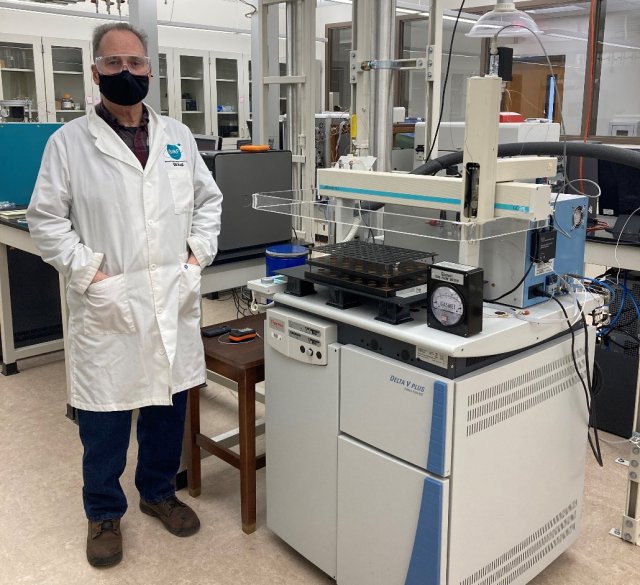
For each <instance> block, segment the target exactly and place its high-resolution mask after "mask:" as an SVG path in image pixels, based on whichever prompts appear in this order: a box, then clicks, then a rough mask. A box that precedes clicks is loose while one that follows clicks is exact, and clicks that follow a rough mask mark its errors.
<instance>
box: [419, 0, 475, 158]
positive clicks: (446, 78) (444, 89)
mask: <svg viewBox="0 0 640 585" xmlns="http://www.w3.org/2000/svg"><path fill="white" fill-rule="evenodd" d="M466 1H467V0H462V4H460V8H458V15H457V16H456V20H455V22H454V23H453V31H452V32H451V43H449V57H448V58H447V71H446V73H445V76H444V83H443V84H442V98H441V101H440V116H439V117H438V125H437V126H436V131H435V133H434V134H433V138H432V140H431V147H430V148H429V153H428V154H427V156H426V158H425V159H424V160H425V161H428V160H429V159H430V158H431V155H432V154H433V149H434V148H435V146H436V142H437V141H438V134H439V133H440V125H441V124H442V117H443V116H444V98H445V96H446V93H447V84H448V83H449V71H450V70H451V57H453V41H454V40H455V38H456V30H458V22H460V14H461V13H462V9H463V8H464V5H465V2H466Z"/></svg>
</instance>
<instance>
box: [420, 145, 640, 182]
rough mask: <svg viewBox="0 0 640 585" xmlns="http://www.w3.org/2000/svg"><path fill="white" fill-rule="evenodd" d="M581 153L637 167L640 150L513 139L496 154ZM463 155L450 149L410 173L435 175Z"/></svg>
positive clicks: (501, 146)
mask: <svg viewBox="0 0 640 585" xmlns="http://www.w3.org/2000/svg"><path fill="white" fill-rule="evenodd" d="M565 154H566V155H567V156H581V157H584V158H595V159H598V160H606V161H609V162H613V163H618V164H621V165H627V166H629V167H633V168H635V169H640V153H638V152H635V151H633V150H628V149H626V148H616V147H615V146H606V145H604V144H588V143H586V144H585V143H584V142H567V143H566V144H565V143H564V142H515V143H511V144H501V145H500V146H498V157H499V158H502V157H507V156H532V155H538V156H564V155H565ZM463 157H464V153H463V152H462V151H459V152H452V153H451V154H446V155H444V156H441V157H439V158H434V159H432V160H430V161H428V162H426V163H425V164H423V165H422V166H420V167H418V168H417V169H414V170H413V171H411V174H412V175H435V174H436V173H437V172H438V171H442V170H443V169H446V168H448V167H451V166H453V165H459V164H460V163H461V162H462V160H463Z"/></svg>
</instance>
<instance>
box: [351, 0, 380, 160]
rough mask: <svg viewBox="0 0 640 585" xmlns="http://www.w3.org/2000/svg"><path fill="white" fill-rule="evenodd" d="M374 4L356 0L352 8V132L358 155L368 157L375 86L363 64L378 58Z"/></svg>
mask: <svg viewBox="0 0 640 585" xmlns="http://www.w3.org/2000/svg"><path fill="white" fill-rule="evenodd" d="M370 8H371V6H370V2H367V1H366V0H353V8H352V15H353V16H352V22H353V25H352V26H353V28H352V36H351V56H350V57H351V58H350V64H349V67H350V68H351V69H350V79H351V114H352V116H353V117H354V119H353V120H352V124H353V126H354V127H355V132H354V131H353V129H352V135H353V139H354V146H355V154H356V155H358V156H368V155H369V154H370V153H371V151H370V149H369V147H370V144H369V136H370V127H369V119H370V115H369V108H370V103H371V86H370V83H369V79H368V75H369V74H368V73H365V72H364V71H362V69H361V68H360V67H359V64H360V63H361V62H363V61H368V60H371V59H373V58H375V57H376V56H375V55H372V54H371V51H370V49H371V40H372V39H371V37H372V31H373V29H372V21H373V18H372V11H371V10H370Z"/></svg>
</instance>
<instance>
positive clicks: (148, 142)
mask: <svg viewBox="0 0 640 585" xmlns="http://www.w3.org/2000/svg"><path fill="white" fill-rule="evenodd" d="M94 56H95V64H94V65H93V80H94V82H95V83H96V84H98V85H99V86H100V93H101V95H102V102H101V104H99V105H98V106H97V107H96V108H95V109H94V110H90V111H89V113H88V115H87V116H85V117H82V118H79V119H77V120H74V121H72V122H69V123H68V124H65V126H64V127H63V128H61V129H60V130H58V131H57V132H56V133H55V134H54V135H53V136H52V137H51V139H50V140H49V143H48V144H47V148H46V150H45V153H44V156H43V159H42V165H41V168H40V174H39V176H38V180H37V182H36V186H35V190H34V193H33V196H32V199H31V203H30V205H29V210H28V212H27V219H28V222H29V228H30V231H31V235H32V237H33V239H34V241H35V243H36V245H37V246H38V249H39V250H40V253H41V254H42V257H43V259H44V260H45V261H46V262H49V263H51V264H52V265H53V266H55V267H56V268H57V269H58V270H59V271H60V272H61V273H62V274H63V275H64V276H65V277H66V278H67V281H68V287H67V302H68V306H69V327H68V351H67V355H66V359H67V363H68V372H69V376H68V378H69V402H70V404H71V405H72V406H74V407H75V408H76V409H77V413H78V417H77V420H78V423H79V428H80V438H81V441H82V444H83V447H84V456H83V479H84V487H83V501H84V507H85V512H86V515H87V517H88V519H89V530H88V537H87V558H88V561H89V563H91V564H92V565H93V566H110V565H114V564H116V563H118V562H119V561H120V559H121V558H122V537H121V533H120V518H121V517H122V516H123V515H124V513H125V511H126V509H127V500H126V498H125V495H124V492H123V490H122V488H121V486H120V481H119V478H120V476H121V474H122V472H123V470H124V467H125V463H126V452H127V448H128V444H129V435H130V428H131V418H132V410H133V409H136V408H139V409H140V412H139V416H138V422H137V438H138V445H139V454H138V464H137V468H136V486H137V488H138V490H139V492H140V508H141V510H142V511H143V512H145V513H146V514H149V515H151V516H156V517H158V518H159V519H160V520H161V521H162V523H163V524H164V525H165V526H166V528H167V529H168V530H169V531H170V532H172V533H173V534H176V535H177V536H189V535H191V534H194V533H195V532H197V530H198V528H199V526H200V523H199V520H198V517H197V516H196V514H195V513H194V512H193V510H191V509H190V508H189V507H188V506H186V505H185V504H183V503H182V502H180V501H179V500H178V499H177V498H176V497H175V488H174V485H173V479H174V477H175V474H176V473H177V471H178V467H179V462H180V453H181V448H182V436H183V430H184V419H185V410H186V398H187V392H186V391H187V390H188V389H189V388H193V387H195V386H198V385H199V384H202V383H203V382H204V381H205V364H204V351H203V346H202V340H201V337H200V329H199V327H200V271H201V269H202V268H203V267H205V266H207V265H208V264H210V263H211V262H212V260H213V258H214V257H215V255H216V252H217V239H218V234H219V232H220V212H221V203H222V194H221V193H220V190H219V189H218V187H217V185H216V184H215V182H214V180H213V178H212V176H211V173H210V172H209V171H208V169H207V167H206V165H205V164H204V162H203V160H202V158H201V157H200V155H199V154H198V150H197V147H196V143H195V140H194V138H193V136H192V134H191V132H190V131H189V129H188V128H187V127H186V126H184V125H183V124H180V123H179V122H177V121H175V120H172V119H169V118H164V117H160V116H159V115H158V114H156V113H155V112H154V111H153V110H152V109H151V108H150V107H148V106H146V105H144V104H143V103H142V100H143V99H144V97H145V96H146V94H147V90H148V85H149V78H150V76H151V68H150V63H149V58H148V57H147V55H146V38H145V36H144V34H143V33H141V32H139V31H137V30H136V29H134V28H132V27H130V26H129V25H128V24H126V23H115V24H106V25H103V26H100V27H98V28H97V29H96V31H95V32H94Z"/></svg>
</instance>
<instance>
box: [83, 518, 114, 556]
mask: <svg viewBox="0 0 640 585" xmlns="http://www.w3.org/2000/svg"><path fill="white" fill-rule="evenodd" d="M87 560H88V561H89V564H90V565H91V566H93V567H112V566H113V565H117V564H118V563H119V562H120V561H121V560H122V534H121V533H120V519H118V520H102V521H97V522H92V521H91V520H89V533H88V535H87Z"/></svg>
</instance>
